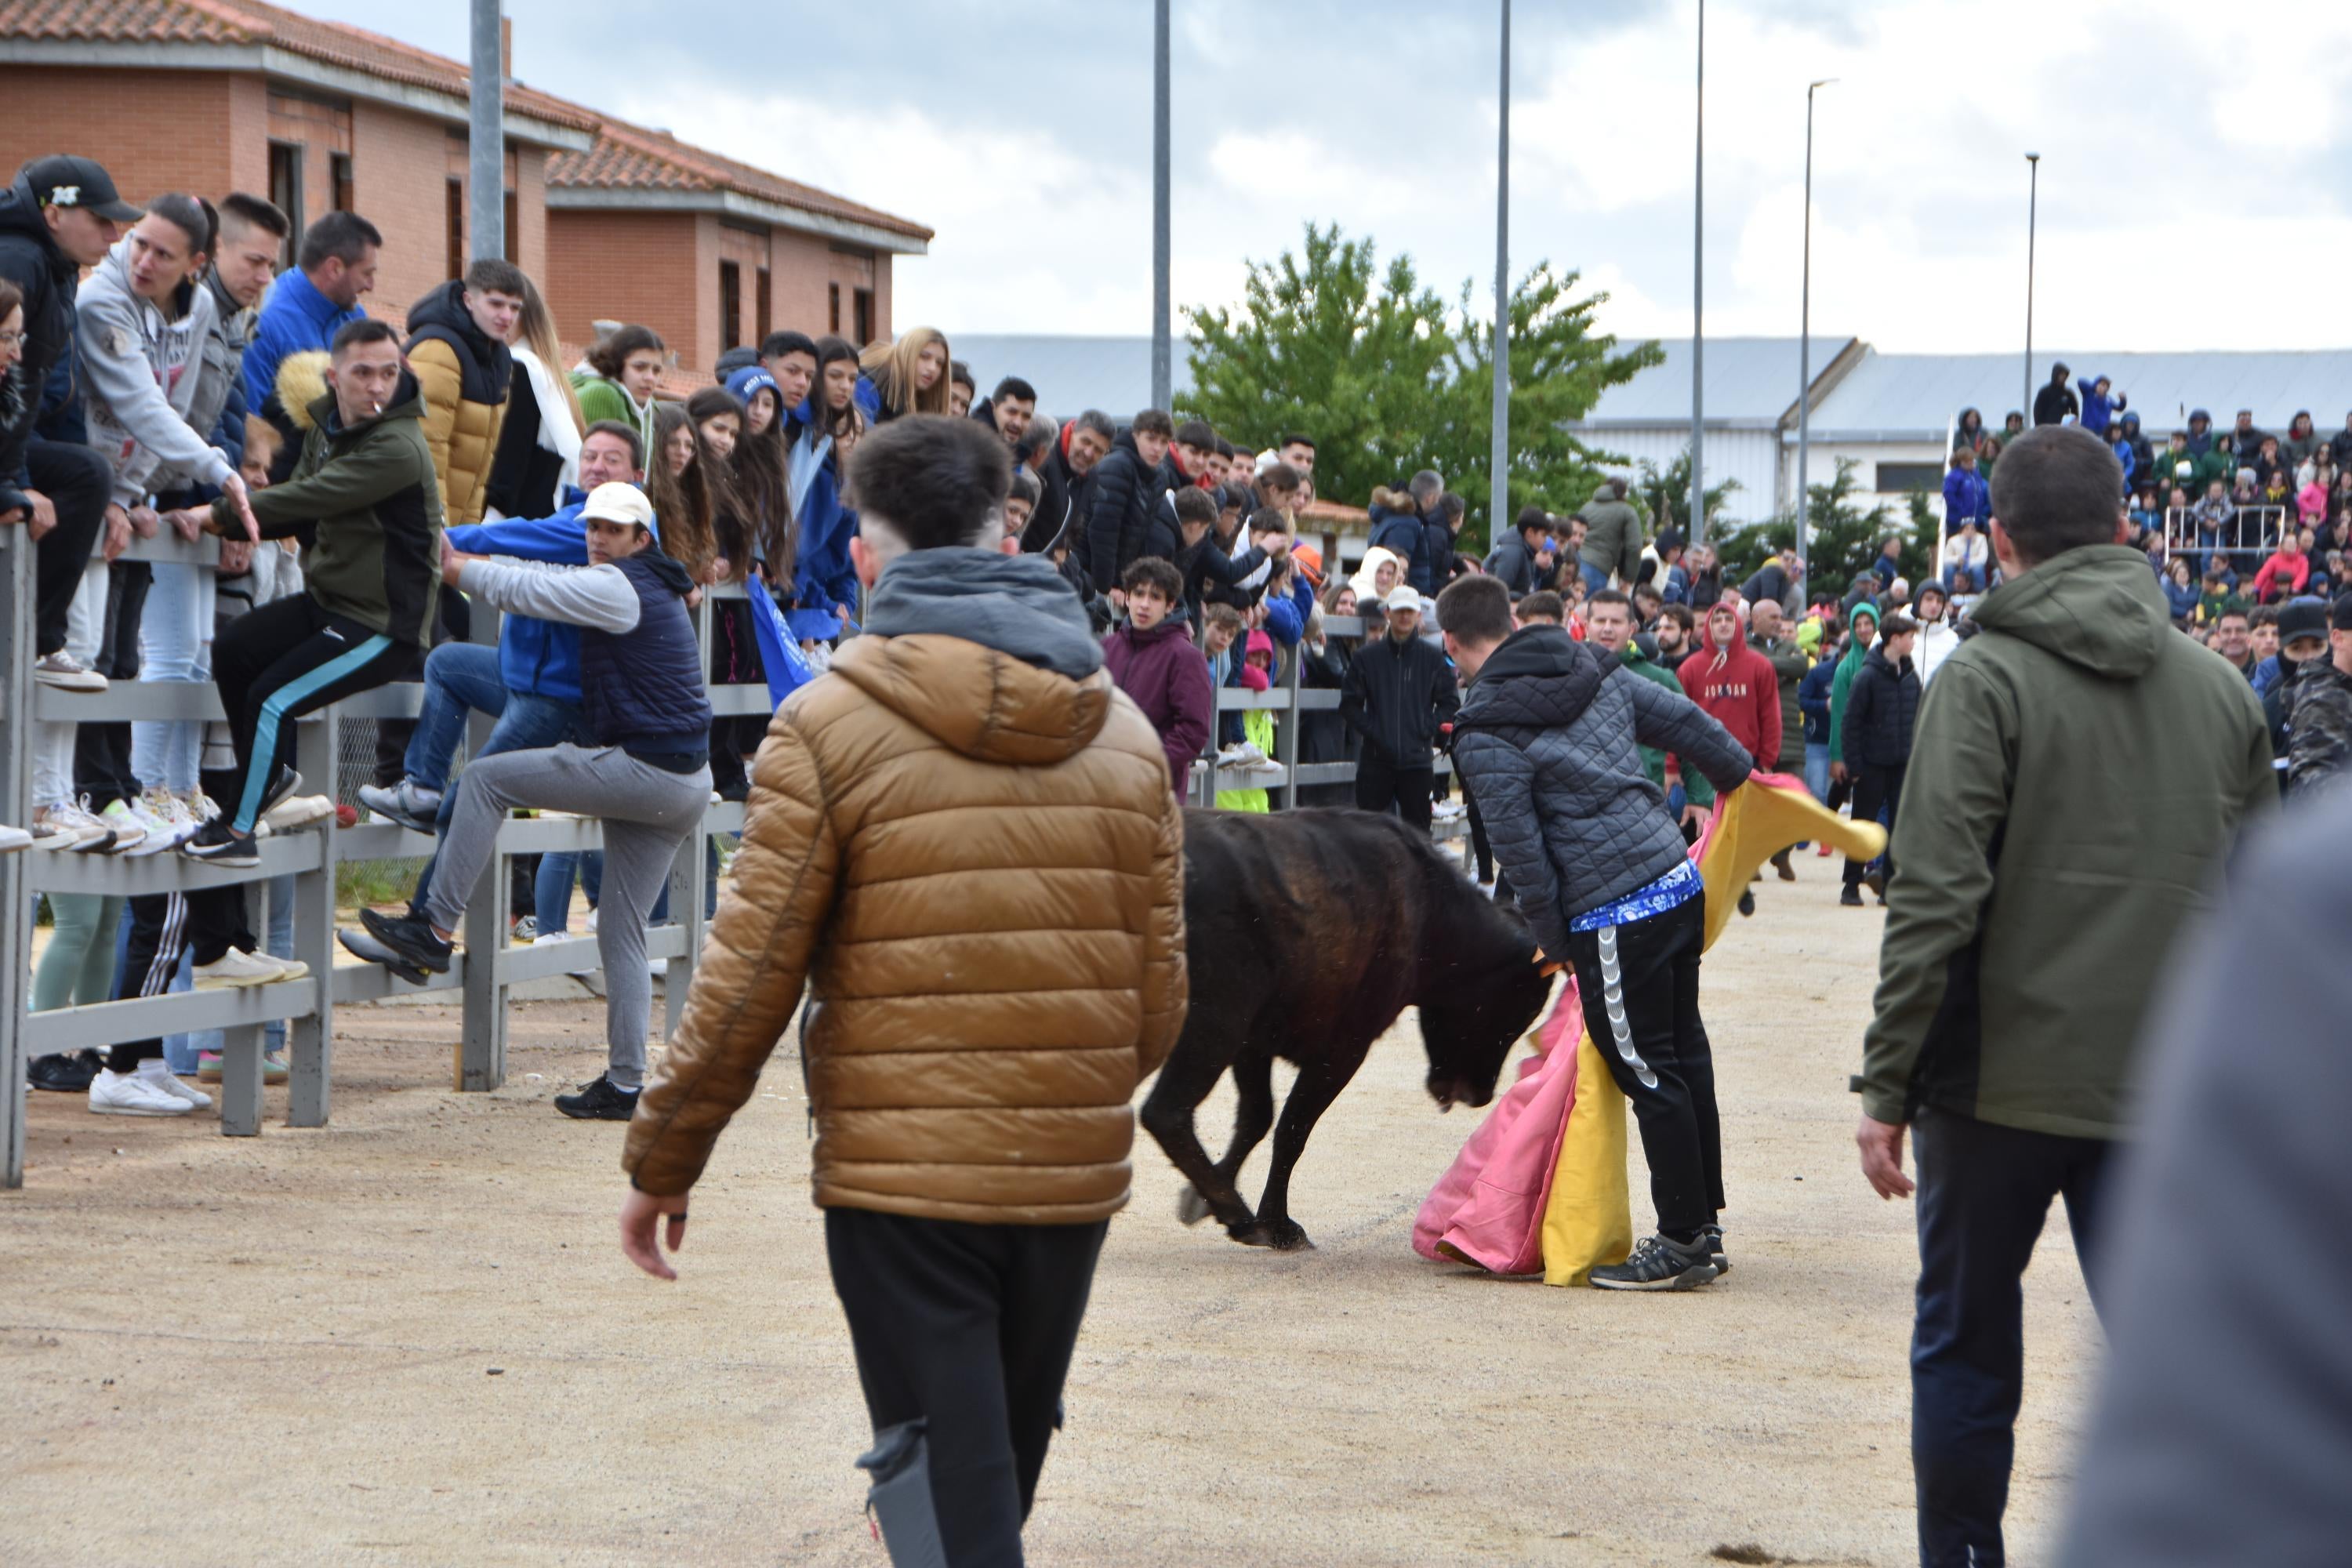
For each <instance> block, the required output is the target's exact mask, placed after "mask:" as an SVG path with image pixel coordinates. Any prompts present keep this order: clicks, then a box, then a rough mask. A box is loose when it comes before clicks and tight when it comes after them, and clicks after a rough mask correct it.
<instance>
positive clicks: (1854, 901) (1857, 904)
mask: <svg viewBox="0 0 2352 1568" xmlns="http://www.w3.org/2000/svg"><path fill="white" fill-rule="evenodd" d="M1838 902H1839V903H1841V904H1843V905H1844V906H1845V907H1846V908H1847V909H1850V910H1858V909H1860V908H1862V889H1860V888H1857V887H1855V886H1854V885H1853V883H1852V882H1848V883H1847V884H1846V885H1845V890H1844V891H1843V892H1842V893H1840V894H1839V895H1838Z"/></svg>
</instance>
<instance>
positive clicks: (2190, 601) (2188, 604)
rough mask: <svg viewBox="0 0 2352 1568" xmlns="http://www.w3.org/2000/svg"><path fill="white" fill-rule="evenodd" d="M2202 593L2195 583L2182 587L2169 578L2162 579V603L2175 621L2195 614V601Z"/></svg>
mask: <svg viewBox="0 0 2352 1568" xmlns="http://www.w3.org/2000/svg"><path fill="white" fill-rule="evenodd" d="M2204 592H2205V590H2204V589H2202V588H2200V587H2199V586H2198V585H2197V584H2195V583H2190V584H2187V585H2186V586H2183V585H2182V584H2179V583H2176V582H2174V581H2173V580H2172V579H2171V578H2170V577H2169V576H2167V577H2166V578H2165V579H2164V602H2165V603H2166V604H2167V605H2169V606H2170V607H2171V610H2172V618H2173V619H2174V620H2176V621H2178V620H2181V619H2184V618H2185V617H2187V616H2193V615H2195V614H2196V613H2197V601H2198V599H2199V598H2200V596H2201V595H2203V594H2204Z"/></svg>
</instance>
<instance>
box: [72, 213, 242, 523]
mask: <svg viewBox="0 0 2352 1568" xmlns="http://www.w3.org/2000/svg"><path fill="white" fill-rule="evenodd" d="M130 255H131V240H130V238H129V237H127V236H126V237H124V238H123V239H121V241H119V242H118V243H117V244H116V245H115V247H114V248H113V249H112V250H110V251H108V252H107V253H106V259H105V260H103V261H101V262H100V263H99V264H98V270H97V271H95V272H93V273H91V274H90V278H89V282H87V283H85V284H83V285H82V288H81V296H80V300H79V305H78V314H77V316H76V320H75V323H74V356H75V359H76V361H77V362H78V367H79V374H80V377H81V380H82V384H83V386H84V388H85V389H86V395H85V397H84V400H83V402H84V409H85V413H86V415H87V417H88V424H89V444H90V446H91V447H93V448H94V449H95V450H96V451H97V452H98V453H99V455H100V457H102V458H105V459H106V461H107V466H108V467H109V468H111V469H112V470H113V474H114V486H113V492H112V496H111V499H112V500H114V501H115V503H116V504H118V505H121V506H125V507H129V506H136V505H137V504H139V503H140V502H141V501H142V500H145V499H146V498H147V497H148V496H150V495H152V494H154V493H156V492H158V491H162V490H173V489H186V488H188V487H189V486H191V485H199V484H202V485H211V486H214V487H215V488H217V487H219V486H220V485H222V484H224V483H226V480H227V479H228V477H229V476H230V475H231V474H233V473H235V472H236V467H235V465H233V464H232V463H231V462H230V461H229V459H228V458H227V455H226V454H225V453H223V452H221V451H220V450H219V449H218V448H216V447H213V446H211V445H210V444H208V443H207V442H206V440H205V436H206V435H207V434H209V433H210V432H211V430H212V429H213V427H214V426H216V425H218V424H219V423H220V414H221V407H222V405H223V404H224V403H225V402H226V399H227V396H228V384H227V381H226V377H225V375H224V374H222V367H221V366H220V364H219V363H216V362H213V361H210V360H208V358H207V356H206V354H205V345H206V343H207V342H208V341H209V340H210V339H211V337H212V335H213V323H214V320H215V316H214V312H215V304H214V300H213V291H212V289H210V288H208V287H206V286H205V282H204V280H203V279H195V278H192V279H189V280H188V281H187V282H185V283H184V284H182V285H181V287H180V290H179V293H178V295H177V297H176V300H175V303H176V304H178V305H179V307H180V309H181V314H180V315H178V316H177V317H176V318H173V317H169V316H167V315H166V314H165V313H164V312H163V310H158V309H157V308H156V306H155V304H154V303H153V301H152V300H142V299H141V298H140V297H139V296H138V295H137V294H135V293H133V292H132V291H131V263H130Z"/></svg>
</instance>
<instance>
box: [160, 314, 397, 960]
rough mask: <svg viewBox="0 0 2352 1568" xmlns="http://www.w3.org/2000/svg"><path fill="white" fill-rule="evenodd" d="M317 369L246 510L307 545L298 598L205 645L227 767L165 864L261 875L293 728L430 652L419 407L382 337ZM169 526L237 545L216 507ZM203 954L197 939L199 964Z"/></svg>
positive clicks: (357, 335) (386, 327) (223, 503)
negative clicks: (292, 440) (303, 423)
mask: <svg viewBox="0 0 2352 1568" xmlns="http://www.w3.org/2000/svg"><path fill="white" fill-rule="evenodd" d="M330 353H331V358H330V363H329V368H328V370H327V385H328V389H329V390H328V393H327V395H325V396H323V397H320V398H319V399H318V400H316V401H315V402H313V403H312V404H311V405H310V407H309V408H308V409H307V410H306V411H305V413H306V414H307V416H308V417H309V419H310V429H309V431H308V432H307V434H306V435H305V437H304V440H303V446H302V456H301V457H300V458H299V459H298V460H297V462H296V464H295V468H294V478H293V479H291V480H289V481H288V482H287V483H285V484H282V485H278V486H275V487H273V488H271V489H267V490H264V491H262V492H260V493H259V494H258V495H256V496H255V497H253V513H254V516H255V517H256V518H257V520H258V521H259V523H260V531H261V533H262V535H263V536H264V537H265V538H271V539H278V538H284V537H286V536H287V535H289V534H293V533H296V532H299V531H301V530H302V529H305V528H310V529H313V530H314V531H315V532H314V534H313V538H312V542H311V544H310V547H309V548H308V549H306V550H304V552H302V578H303V586H304V589H305V592H304V593H303V594H302V595H299V596H298V597H293V598H287V599H280V600H278V602H277V603H276V604H273V605H264V606H262V607H261V608H260V609H257V610H255V611H254V612H253V613H252V614H251V615H248V616H242V617H240V618H239V619H238V620H236V621H235V622H234V623H232V624H231V625H230V626H229V628H228V630H227V631H226V633H225V634H223V635H222V637H220V639H219V640H218V641H217V642H215V644H214V645H213V680H214V684H215V687H216V688H217V689H219V692H220V699H221V706H222V707H223V708H224V709H225V710H226V711H227V713H228V716H229V728H230V740H231V743H232V745H233V746H234V748H235V751H236V768H235V770H234V771H233V772H231V773H227V774H226V775H223V776H220V777H219V779H218V787H217V788H215V789H212V791H211V793H212V795H213V796H214V798H215V799H216V800H218V801H219V802H220V803H221V815H220V816H217V817H215V818H214V819H213V820H212V821H211V822H209V823H206V824H205V826H204V828H203V830H202V831H200V832H199V833H197V834H196V836H195V837H193V838H190V839H189V840H187V841H186V842H185V843H184V844H182V845H181V846H180V852H181V853H182V854H184V855H187V856H189V857H191V858H194V859H198V860H205V861H210V862H212V863H214V864H216V865H226V866H254V865H258V864H259V863H260V857H259V853H258V851H257V848H256V847H255V844H254V828H255V826H256V825H257V823H259V821H260V820H261V816H262V814H263V813H265V812H267V811H268V809H269V808H270V807H271V806H273V805H277V804H278V802H279V801H280V800H282V799H284V798H285V797H286V796H288V795H291V794H293V793H294V791H295V789H296V788H297V787H298V786H299V784H300V783H301V775H300V774H299V773H296V772H295V771H294V769H293V767H292V765H291V764H290V763H289V762H288V761H287V760H286V758H287V755H288V753H289V751H290V750H291V746H292V742H293V739H294V729H293V726H294V721H295V720H296V719H298V718H299V717H300V716H301V715H303V714H305V713H310V712H313V711H316V710H318V709H320V708H323V707H325V706H326V705H327V704H328V703H330V702H337V701H341V700H342V699H344V698H346V697H350V696H352V695H354V694H356V693H358V692H362V691H367V690H371V689H374V688H375V687H378V686H382V685H384V684H386V683H387V682H390V681H393V680H396V679H401V678H402V677H404V676H406V675H408V674H410V673H411V672H412V671H413V670H414V669H415V666H416V662H417V659H418V658H419V657H420V655H421V654H422V651H423V650H424V649H425V647H428V646H429V645H430V643H431V641H432V637H433V627H434V624H435V617H436V610H437V608H438V601H439V597H440V591H441V582H440V577H439V574H437V572H436V570H435V560H434V556H435V552H436V551H437V550H438V548H439V544H440V538H441V492H440V488H439V486H438V484H437V483H436V480H435V478H434V471H433V453H432V450H431V448H430V447H427V445H426V444H425V429H424V416H425V400H424V397H423V395H421V394H420V393H419V392H418V390H417V386H416V378H415V376H413V375H411V374H409V373H408V371H407V370H406V369H405V368H404V366H403V364H402V363H401V358H400V334H399V332H398V331H396V330H395V329H394V328H393V327H392V326H391V325H390V324H389V323H388V322H384V321H373V320H371V319H368V318H364V317H363V318H362V319H360V320H358V321H351V322H348V323H346V324H345V325H344V326H343V327H342V329H341V331H338V332H337V333H336V334H335V342H334V347H333V348H332V350H331V351H330ZM173 523H174V526H176V527H180V528H182V529H183V530H188V529H193V528H194V527H199V526H201V527H202V528H204V529H205V530H206V531H211V532H215V533H219V532H226V531H229V530H231V529H238V530H239V531H241V525H240V524H239V523H238V521H236V510H235V508H234V506H233V503H232V501H231V500H230V499H229V498H227V497H224V498H222V499H221V500H217V501H215V502H214V503H213V505H212V507H211V508H210V509H209V510H205V511H193V512H178V513H174V514H173ZM222 896H226V897H227V898H229V899H230V900H234V901H236V902H242V897H241V895H239V894H238V893H237V892H236V890H235V889H226V890H215V892H214V893H208V894H206V895H205V900H206V901H211V900H215V899H216V898H218V897H222ZM190 901H191V904H192V905H193V904H194V903H195V902H196V901H197V900H190ZM217 934H218V933H217V932H215V935H217ZM206 946H207V943H206V942H205V938H204V937H203V936H202V935H201V934H200V935H199V937H198V939H197V954H196V957H197V962H198V963H203V962H205V948H206ZM215 956H217V953H216V952H215Z"/></svg>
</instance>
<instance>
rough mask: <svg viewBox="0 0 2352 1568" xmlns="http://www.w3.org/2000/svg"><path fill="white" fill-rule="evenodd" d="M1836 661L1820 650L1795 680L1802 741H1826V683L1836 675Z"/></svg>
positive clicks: (1828, 686) (1827, 706)
mask: <svg viewBox="0 0 2352 1568" xmlns="http://www.w3.org/2000/svg"><path fill="white" fill-rule="evenodd" d="M1837 667H1838V661H1837V660H1836V659H1835V658H1832V657H1831V656H1830V655H1829V653H1828V652H1827V651H1826V650H1824V651H1823V653H1822V657H1821V658H1818V659H1816V660H1814V661H1813V668H1811V669H1809V670H1807V671H1805V675H1804V679H1801V680H1800V681H1798V682H1797V709H1798V711H1800V712H1801V713H1802V714H1803V715H1804V716H1805V744H1807V745H1809V746H1826V745H1828V744H1829V743H1830V687H1831V686H1832V683H1834V682H1835V681H1836V679H1837Z"/></svg>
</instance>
